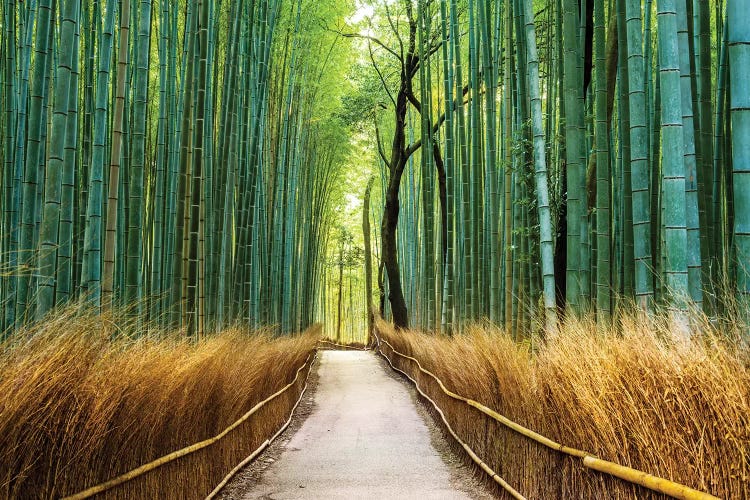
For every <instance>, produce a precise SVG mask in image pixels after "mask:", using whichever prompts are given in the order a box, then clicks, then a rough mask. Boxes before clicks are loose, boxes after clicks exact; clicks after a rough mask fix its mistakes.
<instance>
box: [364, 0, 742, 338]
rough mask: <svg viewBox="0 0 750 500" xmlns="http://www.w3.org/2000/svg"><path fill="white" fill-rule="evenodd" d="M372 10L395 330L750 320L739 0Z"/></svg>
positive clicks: (475, 2) (413, 5) (410, 5)
mask: <svg viewBox="0 0 750 500" xmlns="http://www.w3.org/2000/svg"><path fill="white" fill-rule="evenodd" d="M374 4H375V5H376V8H375V11H374V14H373V15H372V16H371V18H370V19H369V25H370V26H371V27H372V32H373V33H374V34H375V35H376V36H374V35H373V34H370V33H364V34H361V33H360V34H356V33H352V34H350V36H352V37H355V38H360V39H361V43H363V44H366V46H367V47H369V50H370V54H371V57H370V59H371V61H370V62H371V70H370V72H371V75H370V76H369V78H370V79H375V80H377V81H379V84H380V87H381V89H382V92H383V94H384V95H387V96H389V97H390V99H385V100H381V104H382V105H380V106H377V107H376V110H377V111H376V113H375V116H374V119H373V120H371V121H372V122H373V125H372V126H373V127H374V128H375V131H376V134H374V135H375V137H377V142H378V144H377V151H378V152H379V156H380V158H379V161H380V163H381V165H382V172H383V175H382V180H381V187H380V190H381V192H382V193H384V194H383V199H384V206H385V209H384V211H383V214H382V231H381V232H380V233H379V234H377V235H376V236H377V238H378V241H377V244H376V246H377V247H380V248H382V250H379V251H380V253H381V254H382V257H383V261H384V263H385V268H386V278H385V279H382V280H380V288H381V296H383V297H388V298H389V300H388V301H387V302H386V303H384V304H383V306H382V309H383V312H385V313H386V314H390V315H391V317H392V318H393V320H394V322H395V323H396V324H397V325H398V326H401V327H404V326H417V327H421V328H426V329H434V330H442V331H455V330H458V329H460V328H461V325H464V324H466V323H468V322H472V321H479V320H482V319H485V318H486V319H489V320H490V321H492V322H494V323H496V324H500V325H504V326H505V327H506V328H507V329H508V330H509V331H511V332H513V333H514V335H516V336H518V337H523V336H527V335H531V334H534V333H536V332H542V331H550V330H554V328H555V324H556V322H557V321H558V320H561V319H563V318H564V317H565V316H566V315H571V314H580V313H585V312H594V313H595V315H596V318H597V320H598V321H600V322H601V323H602V324H603V325H606V324H607V323H608V322H609V321H611V319H612V318H613V316H614V315H615V314H616V313H617V311H619V310H621V307H622V306H623V305H628V307H629V305H630V304H636V306H637V307H639V308H640V309H641V310H643V311H644V312H646V313H653V312H655V311H657V310H664V311H667V312H668V313H669V314H671V315H673V316H674V317H676V318H677V319H680V320H687V318H688V317H689V311H690V310H702V311H704V312H705V313H707V314H708V315H709V316H720V315H722V314H724V313H726V312H727V311H728V310H729V309H733V308H734V307H735V306H737V305H739V309H740V311H744V313H745V316H744V317H745V318H747V317H748V316H747V311H748V310H749V309H750V308H749V307H748V293H749V292H748V287H749V286H750V285H749V283H750V280H749V279H748V276H750V275H749V274H748V272H750V253H749V250H748V248H750V247H748V243H747V242H748V241H750V239H748V238H749V237H748V232H749V231H750V230H749V229H748V225H747V224H748V221H749V220H750V218H748V207H750V201H749V200H750V193H749V192H748V179H749V178H750V174H749V173H748V165H749V164H750V160H749V159H748V153H747V152H748V144H750V129H748V127H747V117H748V116H750V115H748V113H749V111H748V109H750V106H748V95H749V94H750V92H748V91H747V88H746V86H747V82H748V81H749V80H748V78H747V72H748V68H750V64H748V59H747V57H748V53H749V52H748V51H750V48H749V47H750V45H748V38H749V35H748V33H750V31H749V30H750V28H748V23H746V22H743V19H744V17H743V14H742V12H745V11H746V9H748V7H750V3H748V2H747V1H745V0H726V1H724V0H710V1H703V0H657V1H653V0H646V1H641V0H610V1H605V0H588V1H584V2H580V1H578V0H549V1H536V0H535V1H532V0H506V1H502V2H493V1H487V0H466V1H459V0H440V1H430V0H415V1H411V0H400V1H397V2H375V3H374ZM743 9H745V10H743ZM394 75H396V76H394ZM365 80H366V78H365ZM394 245H395V246H394ZM391 248H393V249H395V250H391ZM745 331H746V332H748V331H750V329H748V328H745ZM685 334H686V335H690V334H691V327H690V325H689V324H686V323H685Z"/></svg>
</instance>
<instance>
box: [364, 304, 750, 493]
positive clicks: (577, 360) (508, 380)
mask: <svg viewBox="0 0 750 500" xmlns="http://www.w3.org/2000/svg"><path fill="white" fill-rule="evenodd" d="M701 326H702V331H703V333H702V334H701V335H700V336H698V335H696V336H694V337H693V340H691V341H685V340H680V339H678V338H676V337H675V336H674V334H673V332H674V331H675V327H674V325H672V324H670V322H669V321H666V320H648V319H644V318H642V317H641V318H639V317H637V316H634V315H631V316H625V317H623V318H622V319H621V321H619V328H618V331H617V333H616V334H615V333H611V332H604V333H603V332H602V331H601V328H599V329H597V326H596V324H595V323H594V322H593V321H591V320H588V319H583V320H571V321H569V322H568V323H567V324H565V325H564V326H563V327H562V328H561V331H560V332H559V334H557V335H556V336H555V337H554V338H550V339H547V341H546V342H544V343H543V345H541V346H539V348H538V350H537V351H536V352H534V353H532V352H530V350H529V347H528V345H527V344H518V343H515V342H514V341H513V340H512V339H511V338H510V336H508V335H506V334H504V333H503V332H502V331H499V330H494V329H491V328H490V327H486V326H474V327H470V328H468V329H467V331H466V332H465V333H464V334H462V335H457V336H454V337H445V336H436V335H433V334H426V333H419V332H413V331H410V332H394V330H393V329H392V328H391V326H390V325H388V324H387V323H385V322H383V321H382V320H380V321H379V322H378V323H377V328H378V331H379V334H380V335H381V336H383V337H384V338H386V339H387V340H388V341H389V342H390V343H391V344H393V345H394V347H395V348H396V349H397V350H398V351H400V352H402V353H404V354H408V355H411V356H413V357H415V358H417V359H419V360H420V363H422V365H423V366H424V367H425V368H426V369H428V370H430V371H433V372H434V373H435V374H436V375H438V377H439V378H441V379H442V380H443V382H444V383H445V385H446V386H447V388H448V389H450V390H452V391H455V392H457V393H458V394H461V395H463V396H466V397H469V398H472V399H474V400H476V401H479V402H480V403H483V404H485V405H486V406H489V407H490V408H493V409H495V410H496V411H498V412H499V413H501V414H503V415H505V416H507V417H509V418H510V419H512V420H514V421H516V422H518V423H520V424H522V425H524V426H526V427H528V428H530V429H532V430H535V431H537V432H539V433H541V434H543V435H545V436H547V437H549V438H551V439H553V440H556V441H558V442H560V443H562V444H565V445H568V446H572V447H575V448H578V449H582V450H585V451H587V452H589V453H592V454H594V455H596V456H598V457H600V458H603V459H606V460H610V461H613V462H617V463H620V464H623V465H627V466H630V467H634V468H636V469H640V470H642V471H645V472H648V473H651V474H655V475H657V476H661V477H664V478H667V479H670V480H673V481H676V482H679V483H682V484H685V485H688V486H690V487H693V488H696V489H699V490H703V491H707V492H710V493H712V494H714V495H716V496H718V497H720V498H750V354H749V353H748V350H747V348H746V347H742V346H741V344H738V343H733V342H729V341H727V340H726V338H725V337H724V336H722V337H720V336H719V333H718V332H717V331H715V330H713V329H712V327H711V326H710V325H709V324H708V323H706V322H703V323H702V325H701ZM389 357H391V358H393V362H394V364H396V366H397V367H399V368H400V369H402V370H404V371H406V372H407V373H409V374H410V375H411V376H412V377H414V378H416V379H417V380H418V382H419V384H420V386H422V387H423V388H424V390H425V392H426V393H427V394H428V395H429V396H430V397H431V398H433V399H435V401H436V402H437V403H438V405H439V406H440V407H441V408H443V410H444V411H445V413H446V416H447V417H448V419H449V421H450V423H451V425H452V426H453V427H454V429H455V430H456V431H457V433H458V434H459V436H461V438H462V439H464V440H465V441H466V442H467V444H469V446H470V447H471V448H473V449H474V450H475V451H476V452H477V453H478V455H479V456H480V457H481V458H483V459H484V460H485V461H486V462H487V463H488V464H489V465H490V466H491V467H492V468H493V469H494V470H495V471H497V472H498V473H499V474H500V475H501V476H502V477H503V478H504V479H505V480H506V481H508V482H509V483H510V484H511V485H512V486H513V487H514V488H516V489H517V490H519V491H520V492H521V493H522V494H524V495H525V496H527V498H550V499H557V498H577V499H578V498H582V499H583V498H591V499H600V498H661V496H660V495H657V494H655V493H652V492H650V491H649V490H645V489H643V488H640V487H636V486H633V485H629V484H626V483H624V482H622V481H620V480H618V479H615V478H612V477H609V476H606V475H603V474H600V473H597V472H594V471H590V470H588V469H586V468H584V467H583V466H582V464H581V461H580V459H576V458H571V457H565V456H563V455H561V454H560V453H558V452H556V451H553V450H550V449H548V448H545V447H543V446H541V445H539V444H537V443H535V442H533V441H531V440H529V439H527V438H525V437H523V436H520V435H518V434H515V433H514V432H513V431H510V430H509V429H507V428H505V427H504V426H502V425H501V424H499V423H497V422H495V421H494V420H491V419H489V418H488V417H485V416H484V415H483V414H481V413H480V412H478V411H476V410H475V409H473V408H471V407H469V406H467V405H465V404H464V403H462V402H458V401H455V400H453V399H450V398H448V397H447V396H445V395H444V394H443V393H442V392H441V391H440V389H439V387H438V385H437V384H436V383H435V382H434V381H433V380H432V379H431V378H429V377H427V376H425V375H423V374H420V373H419V371H418V369H417V368H416V366H415V364H414V363H413V362H411V361H409V360H405V359H403V358H400V357H398V356H389Z"/></svg>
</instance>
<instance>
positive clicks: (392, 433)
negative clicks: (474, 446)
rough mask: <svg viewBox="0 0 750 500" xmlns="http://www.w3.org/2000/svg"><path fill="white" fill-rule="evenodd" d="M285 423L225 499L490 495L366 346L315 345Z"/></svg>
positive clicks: (413, 397) (402, 384) (400, 381)
mask: <svg viewBox="0 0 750 500" xmlns="http://www.w3.org/2000/svg"><path fill="white" fill-rule="evenodd" d="M308 390H309V391H310V392H309V393H308V394H306V396H305V398H304V400H303V402H302V404H301V405H300V407H299V408H298V409H297V412H296V415H295V418H294V420H293V422H292V425H291V426H290V427H289V429H287V430H286V431H285V432H284V434H282V435H281V436H280V437H279V439H277V440H276V442H275V443H274V444H273V445H272V446H271V447H269V449H268V450H267V451H266V452H265V453H264V454H263V455H261V456H260V457H258V459H257V460H255V461H254V462H253V463H252V464H250V465H249V466H248V467H247V468H245V469H244V470H242V471H241V472H240V473H239V474H238V475H237V476H236V477H235V479H234V480H233V482H231V483H230V484H229V485H228V486H227V487H226V488H225V489H224V491H223V494H222V497H221V498H224V499H251V498H261V499H269V500H281V499H292V498H308V499H380V498H389V499H407V498H421V499H445V500H452V499H488V498H494V497H493V496H492V495H491V494H490V493H488V491H487V490H486V489H485V488H484V487H483V486H482V484H481V483H480V482H479V481H478V480H477V479H476V477H475V476H474V474H473V472H472V470H471V469H470V468H469V467H467V466H466V465H464V463H463V461H462V459H461V458H460V457H458V456H456V455H455V454H454V453H453V452H452V450H451V449H450V446H449V444H448V442H447V441H446V440H445V438H444V437H443V433H442V432H441V430H440V429H439V428H437V426H436V425H435V423H434V421H433V419H432V418H431V416H430V415H429V414H428V412H427V410H426V408H425V407H424V406H422V404H421V403H420V402H418V400H417V397H416V393H415V391H414V390H413V389H411V388H410V387H409V386H407V385H406V383H405V382H404V381H403V379H401V378H399V377H398V376H397V375H396V374H395V373H394V372H393V371H392V370H391V369H390V368H389V367H388V365H387V364H385V362H384V361H383V360H382V359H381V358H379V357H377V356H376V355H375V354H374V353H372V352H361V351H321V352H320V357H319V361H318V362H317V363H316V368H315V370H314V372H313V374H311V384H310V388H309V389H308Z"/></svg>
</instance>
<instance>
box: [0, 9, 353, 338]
mask: <svg viewBox="0 0 750 500" xmlns="http://www.w3.org/2000/svg"><path fill="white" fill-rule="evenodd" d="M345 10H346V9H344V7H342V6H340V5H336V4H335V2H328V3H327V4H326V5H322V6H321V5H319V4H318V3H317V2H311V1H304V2H303V1H302V0H269V1H263V2H258V1H254V0H234V1H231V2H226V1H225V2H222V1H221V0H218V1H217V0H199V1H196V2H187V1H184V0H160V1H152V0H138V1H135V0H119V1H115V0H39V1H27V2H19V1H15V0H8V1H3V2H2V4H1V5H0V25H2V31H3V33H2V36H0V40H2V42H1V43H2V48H1V49H0V53H1V54H2V63H1V64H0V110H1V111H2V113H0V115H1V116H0V130H1V131H2V144H1V145H0V163H2V178H1V179H0V186H2V189H1V190H0V192H1V196H0V213H1V215H2V221H1V224H2V230H1V231H0V259H2V262H1V263H0V331H3V332H6V333H9V332H11V331H12V330H13V329H14V328H15V327H17V326H19V325H20V324H22V323H24V322H26V321H33V320H40V319H42V318H44V317H45V315H46V314H48V313H49V312H50V311H52V310H53V309H55V308H56V307H58V306H62V305H64V304H68V303H70V302H71V301H81V302H84V303H88V304H89V305H90V306H91V307H94V308H102V309H107V308H110V307H127V308H131V309H133V310H134V311H135V312H136V313H137V314H139V315H140V317H142V318H144V319H145V320H149V321H158V322H160V323H161V324H163V325H165V326H166V325H169V326H181V327H184V328H186V330H187V331H188V332H190V333H202V332H206V331H208V330H213V329H218V328H221V327H222V326H225V325H227V324H229V323H231V322H236V321H244V322H249V323H251V324H253V325H259V324H276V325H279V327H280V329H281V330H283V331H296V330H300V329H303V328H305V327H306V326H307V325H309V324H310V323H311V322H312V321H313V320H314V318H315V317H316V314H317V311H316V310H315V306H314V304H315V301H314V300H313V297H314V296H315V294H316V291H317V290H318V288H319V287H320V283H319V282H320V275H321V272H322V265H321V262H323V259H321V254H322V252H323V242H324V241H325V239H326V238H327V231H328V228H327V227H325V226H324V225H323V224H322V223H321V221H322V220H324V218H325V214H326V212H327V211H329V210H331V202H330V196H329V194H328V193H329V192H330V190H331V187H332V185H333V184H334V183H335V182H336V178H337V175H338V174H337V171H338V170H339V169H340V166H341V159H342V156H343V154H344V150H345V146H346V141H345V140H342V137H345V130H344V128H343V126H342V125H341V124H340V123H339V121H337V119H336V117H335V116H334V112H335V109H331V107H330V106H328V107H325V106H322V105H321V102H326V99H327V98H328V97H330V96H329V95H328V94H327V92H329V90H328V89H329V88H330V87H332V86H331V85H330V80H331V79H335V78H337V77H338V76H340V75H338V73H337V72H339V73H340V70H339V69H338V68H340V67H342V64H341V61H342V58H343V57H345V54H346V51H347V47H346V44H345V43H341V40H339V39H338V37H336V36H334V35H332V34H330V33H329V32H327V31H325V30H323V29H322V28H321V24H320V23H319V22H318V21H319V19H320V16H323V17H325V18H327V19H338V18H339V17H341V16H343V15H345V14H346V12H345ZM311 14H314V15H311ZM320 54H324V55H327V57H320ZM331 100H333V101H336V99H331Z"/></svg>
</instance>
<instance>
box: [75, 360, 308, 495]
mask: <svg viewBox="0 0 750 500" xmlns="http://www.w3.org/2000/svg"><path fill="white" fill-rule="evenodd" d="M316 357H317V349H316V350H314V351H313V352H312V353H311V354H310V355H308V357H307V359H306V360H305V362H304V363H303V364H302V366H300V367H299V368H298V369H297V373H296V374H295V376H294V379H293V380H292V381H291V382H289V383H288V384H287V385H285V386H284V387H282V388H281V389H279V390H278V391H276V392H275V393H273V394H271V395H270V396H268V397H267V398H266V399H264V400H263V401H261V402H259V403H258V404H256V405H255V406H253V407H252V408H251V409H250V410H249V411H247V412H246V413H245V414H244V415H242V416H241V417H240V418H239V419H237V420H236V421H235V422H234V423H232V424H231V425H229V426H228V427H227V428H226V429H224V430H223V431H222V432H220V433H219V434H217V435H216V436H214V437H211V438H208V439H205V440H203V441H200V442H198V443H195V444H192V445H190V446H187V447H185V448H182V449H180V450H177V451H173V452H172V453H169V454H167V455H164V456H163V457H160V458H157V459H156V460H153V461H151V462H148V463H146V464H143V465H141V466H140V467H137V468H135V469H133V470H131V471H128V472H126V473H124V474H121V475H120V476H117V477H115V478H113V479H110V480H109V481H106V482H104V483H101V484H98V485H95V486H92V487H90V488H87V489H85V490H83V491H80V492H79V493H76V494H74V495H70V496H68V497H65V498H63V500H82V499H84V498H90V497H92V496H94V495H98V494H99V493H103V492H105V491H107V490H109V489H112V488H114V487H115V486H118V485H120V484H123V483H126V482H128V481H131V480H133V479H135V478H137V477H139V476H142V475H144V474H146V473H148V472H150V471H152V470H154V469H157V468H159V467H161V466H162V465H165V464H167V463H169V462H172V461H174V460H177V459H178V458H181V457H184V456H186V455H189V454H191V453H195V452H196V451H198V450H201V449H203V448H206V447H208V446H211V445H212V444H214V443H216V442H218V441H220V440H221V439H222V438H224V437H225V436H227V435H228V434H229V433H230V432H231V431H232V430H234V429H236V428H237V427H239V426H240V425H241V424H243V423H244V422H245V421H247V420H248V419H249V418H250V417H252V416H253V414H255V413H256V412H257V411H258V410H259V409H260V408H262V407H263V406H265V405H266V404H267V403H269V402H271V401H272V400H274V399H275V398H277V397H278V396H280V395H282V394H283V393H285V392H286V391H287V390H289V389H290V388H291V387H293V386H294V385H295V384H296V383H297V381H298V380H299V378H300V373H301V372H302V371H303V370H304V369H305V367H309V369H308V370H307V376H306V377H305V385H304V388H303V389H302V392H301V393H300V396H299V399H298V400H297V402H296V403H295V405H294V407H293V408H292V411H291V414H293V413H294V410H295V409H296V408H297V406H298V405H299V402H300V401H301V400H302V396H303V395H304V393H305V389H306V388H307V378H308V377H309V375H310V371H311V369H312V364H313V363H314V362H315V358H316ZM311 358H312V359H311ZM291 414H290V416H289V419H288V420H287V421H286V423H285V424H284V425H283V426H282V428H281V429H280V431H278V432H277V433H276V434H274V436H273V437H272V438H270V439H268V440H266V441H264V442H263V444H261V446H260V448H258V449H257V450H256V451H254V452H253V453H252V454H251V455H250V456H249V457H248V458H246V459H245V460H243V462H242V463H241V464H240V465H238V466H237V467H235V469H233V470H232V471H231V472H230V474H229V475H228V476H227V477H225V478H224V480H223V481H222V482H221V483H220V485H219V486H217V488H216V489H214V491H212V492H211V493H210V494H209V496H208V498H213V496H214V495H216V493H218V491H219V490H220V489H221V488H223V486H224V485H226V483H227V482H228V481H229V479H230V478H231V476H232V475H234V474H235V473H236V472H237V471H238V470H239V469H240V468H241V466H242V465H245V464H247V463H248V462H249V461H250V460H252V459H253V458H255V457H256V456H257V455H258V454H259V453H260V452H261V451H263V449H265V447H267V446H268V445H269V444H270V443H271V442H272V441H273V440H274V439H275V438H276V437H277V436H278V435H279V434H280V433H281V431H283V430H284V429H285V428H286V427H287V426H288V425H289V422H290V421H291Z"/></svg>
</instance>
